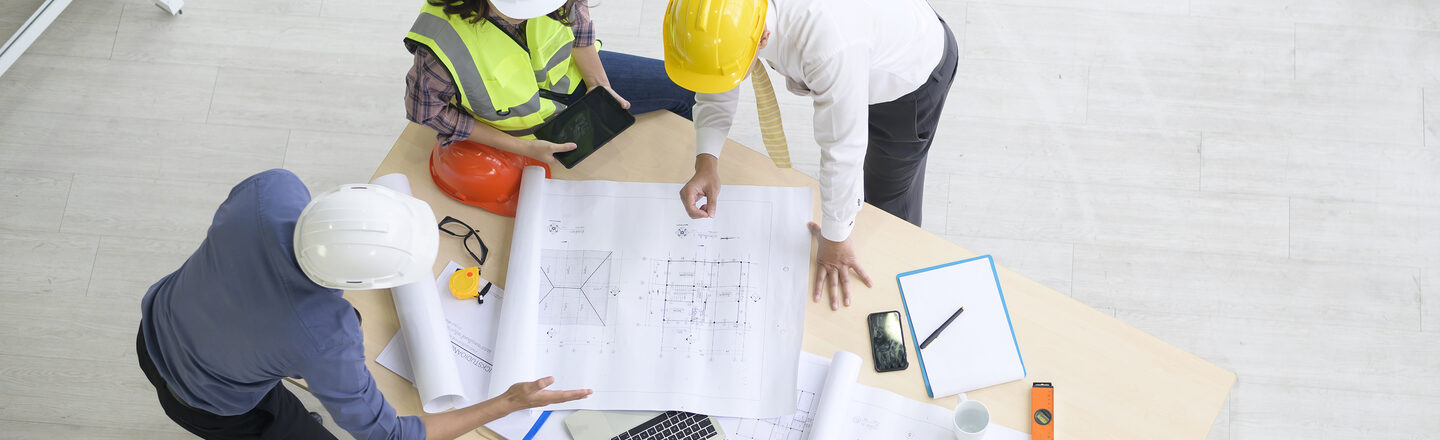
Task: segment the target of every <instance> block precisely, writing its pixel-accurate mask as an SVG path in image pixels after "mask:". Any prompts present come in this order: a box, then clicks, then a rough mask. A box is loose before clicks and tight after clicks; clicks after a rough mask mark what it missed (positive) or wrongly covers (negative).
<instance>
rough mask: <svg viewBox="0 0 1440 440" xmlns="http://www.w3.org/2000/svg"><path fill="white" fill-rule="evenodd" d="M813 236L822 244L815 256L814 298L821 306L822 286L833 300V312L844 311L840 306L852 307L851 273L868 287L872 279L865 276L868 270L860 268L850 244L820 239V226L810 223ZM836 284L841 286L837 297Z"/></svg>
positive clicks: (822, 237) (831, 301) (812, 297)
mask: <svg viewBox="0 0 1440 440" xmlns="http://www.w3.org/2000/svg"><path fill="white" fill-rule="evenodd" d="M810 235H812V236H814V237H815V239H816V240H819V241H820V249H819V250H818V251H816V255H815V282H814V285H815V287H814V288H813V289H812V291H811V294H810V297H811V300H812V301H815V302H820V290H821V285H822V284H823V285H824V290H825V291H826V292H827V293H828V295H829V297H830V310H840V303H841V301H844V303H845V307H850V271H855V275H856V276H858V277H860V282H861V283H865V287H871V286H870V276H869V275H865V270H864V269H861V268H860V262H859V260H857V259H856V258H855V249H854V248H853V247H851V246H850V240H849V239H846V240H845V241H830V240H826V239H825V237H824V236H821V235H820V225H818V224H816V223H815V222H810ZM836 284H839V289H838V290H839V292H838V295H837V292H836V290H837V289H836Z"/></svg>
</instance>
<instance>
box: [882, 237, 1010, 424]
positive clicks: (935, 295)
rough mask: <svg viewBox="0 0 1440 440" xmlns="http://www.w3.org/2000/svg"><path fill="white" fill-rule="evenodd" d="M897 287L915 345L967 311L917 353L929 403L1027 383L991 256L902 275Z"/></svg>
mask: <svg viewBox="0 0 1440 440" xmlns="http://www.w3.org/2000/svg"><path fill="white" fill-rule="evenodd" d="M898 281H899V283H900V292H901V295H902V298H903V300H904V304H905V310H906V314H908V315H909V316H910V333H911V335H912V336H913V337H914V338H915V339H914V340H915V341H923V340H925V338H927V337H929V336H930V334H932V333H934V332H935V330H936V329H938V328H940V325H941V324H943V323H944V322H945V320H947V319H949V318H950V316H952V315H953V314H954V313H955V311H956V310H959V309H960V307H965V312H964V313H962V314H960V316H958V317H956V318H955V321H953V322H951V323H950V326H948V327H946V328H945V331H944V332H942V333H941V334H940V336H938V337H936V338H935V341H934V342H932V343H931V344H930V345H929V346H928V347H925V348H924V349H922V350H919V353H917V355H918V356H919V358H920V368H921V372H922V373H924V377H925V381H926V387H927V389H928V390H929V391H930V396H931V397H936V398H939V397H946V396H953V395H956V394H960V393H963V392H966V391H972V390H977V389H980V388H984V387H988V386H991V385H996V384H1001V383H1005V382H1011V381H1016V380H1020V379H1023V378H1024V377H1025V363H1024V362H1023V361H1022V360H1021V358H1020V349H1019V346H1018V343H1017V342H1016V339H1015V332H1014V330H1013V328H1012V327H1011V326H1010V315H1009V312H1008V311H1007V310H1006V307H1005V299H1004V296H1003V295H1002V294H1001V291H1000V281H999V280H997V279H996V276H995V263H994V261H993V260H992V259H991V258H990V256H988V255H986V256H982V257H979V258H974V259H970V260H967V261H964V262H957V263H953V264H949V265H944V266H939V267H935V268H931V269H922V270H921V271H918V272H913V273H911V274H909V275H904V274H902V275H901V276H900V277H899V278H898ZM915 345H916V346H919V345H920V344H919V343H918V342H917V343H916V344H915Z"/></svg>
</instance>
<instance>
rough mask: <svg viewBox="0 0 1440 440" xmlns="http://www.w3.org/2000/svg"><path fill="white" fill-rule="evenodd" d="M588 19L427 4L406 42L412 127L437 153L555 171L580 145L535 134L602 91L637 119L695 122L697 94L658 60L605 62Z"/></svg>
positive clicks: (506, 6)
mask: <svg viewBox="0 0 1440 440" xmlns="http://www.w3.org/2000/svg"><path fill="white" fill-rule="evenodd" d="M589 11H590V10H589V6H588V5H587V4H586V2H585V1H583V0H453V1H447V0H427V3H426V4H425V6H424V7H423V8H422V9H421V11H420V16H419V17H418V18H417V19H416V20H415V24H414V25H413V26H412V27H411V29H410V33H409V35H408V36H407V37H406V38H405V48H406V49H407V50H409V51H410V52H411V53H412V54H414V56H415V63H414V65H413V66H412V67H411V69H410V72H409V73H408V74H407V75H406V77H405V83H406V89H407V91H406V96H405V113H406V117H407V118H409V119H410V120H411V121H413V122H415V123H417V124H420V125H424V126H427V127H430V128H431V129H434V130H435V131H436V132H437V133H438V134H437V138H438V140H439V143H440V145H441V146H445V145H449V144H450V143H453V142H456V141H460V140H466V139H468V140H471V141H475V142H478V143H480V144H484V145H488V146H491V147H494V148H498V149H500V150H503V151H506V152H510V153H514V154H519V155H522V156H527V157H530V158H534V159H537V160H540V161H543V162H545V163H547V164H549V165H552V166H554V165H557V164H558V163H557V162H556V161H555V158H554V157H553V156H552V154H553V153H558V152H562V151H569V150H572V149H574V148H575V145H574V144H573V143H565V144H554V143H550V142H546V141H543V140H538V139H535V138H534V137H533V136H531V135H530V134H531V133H533V132H534V130H535V129H536V128H537V127H539V126H540V125H541V124H543V123H544V122H545V121H548V120H550V118H551V117H553V116H554V115H555V114H556V113H558V112H559V111H561V110H563V109H564V108H565V107H566V105H567V104H570V103H573V102H574V101H575V100H578V99H579V98H580V97H581V96H583V95H584V93H585V92H587V91H589V90H592V89H595V88H599V87H603V88H605V89H606V90H608V91H609V92H610V93H611V94H613V95H615V98H616V99H617V100H618V101H620V103H621V105H622V106H623V107H625V108H627V109H629V110H630V112H631V113H633V114H640V113H645V112H649V111H653V110H670V111H672V112H674V113H675V114H678V115H680V116H682V117H685V118H686V119H689V118H690V112H691V108H692V107H693V105H694V104H695V94H694V92H691V91H689V90H685V89H683V88H680V87H679V86H677V85H675V83H673V82H671V81H670V79H669V78H668V77H666V76H665V73H664V67H663V65H662V63H661V62H660V60H656V59H650V58H643V57H638V56H633V55H626V54H622V53H615V52H611V51H606V52H601V51H600V47H599V45H598V44H596V43H597V42H596V39H595V30H594V23H593V22H592V21H591V20H590V12H589ZM607 70H608V71H609V73H608V74H607ZM627 99H628V100H627Z"/></svg>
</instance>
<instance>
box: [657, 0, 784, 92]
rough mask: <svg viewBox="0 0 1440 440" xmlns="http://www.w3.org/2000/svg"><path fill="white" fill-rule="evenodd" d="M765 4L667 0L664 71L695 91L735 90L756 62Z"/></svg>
mask: <svg viewBox="0 0 1440 440" xmlns="http://www.w3.org/2000/svg"><path fill="white" fill-rule="evenodd" d="M766 7H768V2H767V1H766V0H670V7H669V8H667V9H666V10H665V28H664V31H663V32H664V34H665V73H666V74H669V75H670V80H671V81H675V84H679V85H680V87H684V88H686V89H690V90H691V91H694V92H697V93H722V92H726V91H729V90H730V89H733V88H735V86H736V85H738V84H740V81H743V80H744V79H745V73H746V72H747V71H749V70H750V63H751V62H752V61H754V60H755V51H756V49H757V48H758V47H759V46H760V36H761V34H763V33H764V32H765V8H766Z"/></svg>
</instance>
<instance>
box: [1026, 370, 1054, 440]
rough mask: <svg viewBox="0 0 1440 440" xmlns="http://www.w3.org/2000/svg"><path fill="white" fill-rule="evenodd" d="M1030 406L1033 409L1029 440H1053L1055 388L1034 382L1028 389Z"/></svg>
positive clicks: (1048, 384)
mask: <svg viewBox="0 0 1440 440" xmlns="http://www.w3.org/2000/svg"><path fill="white" fill-rule="evenodd" d="M1030 406H1031V407H1032V408H1033V409H1034V413H1033V414H1034V420H1033V421H1032V422H1031V424H1030V439H1031V440H1055V387H1054V386H1051V385H1050V382H1035V385H1034V386H1033V387H1031V388H1030Z"/></svg>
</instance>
